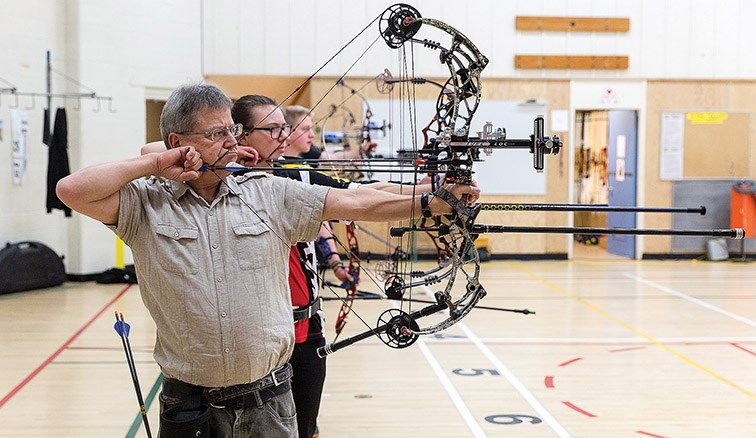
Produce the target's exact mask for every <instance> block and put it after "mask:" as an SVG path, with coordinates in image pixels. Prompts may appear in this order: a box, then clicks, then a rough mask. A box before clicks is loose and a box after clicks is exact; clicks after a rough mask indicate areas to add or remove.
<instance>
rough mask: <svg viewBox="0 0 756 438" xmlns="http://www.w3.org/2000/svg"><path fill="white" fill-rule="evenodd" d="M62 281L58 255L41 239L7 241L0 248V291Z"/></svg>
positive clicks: (16, 289) (62, 274) (3, 292)
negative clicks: (39, 240)
mask: <svg viewBox="0 0 756 438" xmlns="http://www.w3.org/2000/svg"><path fill="white" fill-rule="evenodd" d="M64 281H66V269H65V267H64V266H63V259H62V257H60V256H58V255H57V254H56V253H55V251H53V250H52V249H50V248H49V247H48V246H46V245H45V244H43V243H41V242H34V241H26V242H17V243H14V244H10V243H8V244H6V245H5V248H3V249H1V250H0V294H6V293H10V292H20V291H24V290H32V289H40V288H43V287H52V286H58V285H60V284H62V283H63V282H64Z"/></svg>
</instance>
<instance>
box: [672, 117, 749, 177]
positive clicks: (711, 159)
mask: <svg viewBox="0 0 756 438" xmlns="http://www.w3.org/2000/svg"><path fill="white" fill-rule="evenodd" d="M660 131H661V142H660V148H659V149H660V166H659V171H660V178H661V179H662V180H668V181H674V180H682V179H702V178H750V177H751V171H750V165H749V164H750V162H751V160H750V153H751V148H750V132H751V114H750V113H749V112H700V111H699V112H694V111H691V112H681V111H664V112H662V119H661V129H660Z"/></svg>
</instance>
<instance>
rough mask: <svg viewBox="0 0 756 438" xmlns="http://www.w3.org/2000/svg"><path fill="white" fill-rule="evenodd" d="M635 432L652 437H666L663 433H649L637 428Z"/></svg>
mask: <svg viewBox="0 0 756 438" xmlns="http://www.w3.org/2000/svg"><path fill="white" fill-rule="evenodd" d="M635 433H639V434H641V435H646V436H650V437H653V438H666V437H664V436H662V435H657V434H655V433H648V432H644V431H642V430H636V431H635Z"/></svg>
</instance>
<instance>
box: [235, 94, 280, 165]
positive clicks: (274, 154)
mask: <svg viewBox="0 0 756 438" xmlns="http://www.w3.org/2000/svg"><path fill="white" fill-rule="evenodd" d="M271 111H272V112H271ZM247 126H248V127H253V128H254V130H252V131H245V132H246V134H245V135H242V136H241V137H240V138H239V144H242V145H244V146H251V147H253V148H254V149H255V150H257V153H258V154H260V158H261V159H263V160H276V159H278V158H280V157H281V155H283V153H284V151H285V150H286V139H287V138H289V135H290V132H291V131H290V130H289V128H290V127H289V125H287V124H286V120H285V119H284V116H283V112H282V111H281V109H280V108H276V107H274V106H270V105H265V106H260V107H257V108H255V109H254V110H253V111H252V120H250V123H248V124H247Z"/></svg>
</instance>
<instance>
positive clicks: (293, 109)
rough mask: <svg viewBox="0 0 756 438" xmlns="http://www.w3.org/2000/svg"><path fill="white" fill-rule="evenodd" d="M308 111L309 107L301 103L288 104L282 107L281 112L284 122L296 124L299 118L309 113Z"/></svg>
mask: <svg viewBox="0 0 756 438" xmlns="http://www.w3.org/2000/svg"><path fill="white" fill-rule="evenodd" d="M310 111H311V110H310V109H309V108H305V107H303V106H302V105H289V106H287V107H286V108H284V111H283V113H284V118H286V123H288V124H290V125H296V124H297V123H299V121H300V120H302V119H304V117H305V116H307V115H310Z"/></svg>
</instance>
